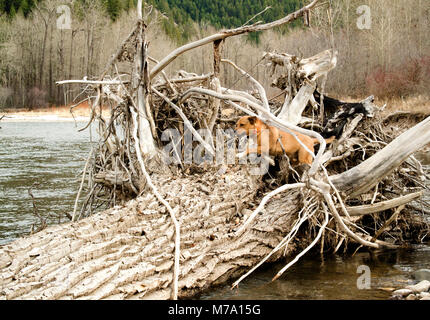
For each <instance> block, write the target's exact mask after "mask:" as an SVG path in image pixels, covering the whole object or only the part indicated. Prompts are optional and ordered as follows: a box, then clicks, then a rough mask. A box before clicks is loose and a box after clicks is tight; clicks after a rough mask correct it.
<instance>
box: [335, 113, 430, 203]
mask: <svg viewBox="0 0 430 320" xmlns="http://www.w3.org/2000/svg"><path fill="white" fill-rule="evenodd" d="M429 143H430V117H428V118H426V119H425V120H423V121H422V122H420V123H419V124H417V125H416V126H414V127H412V128H411V129H409V130H407V131H406V132H404V133H403V134H401V135H400V136H399V137H397V138H396V139H394V140H393V141H392V142H391V143H390V144H388V145H387V146H386V147H385V148H384V149H382V150H381V151H379V152H377V153H376V154H375V155H373V156H372V157H370V158H369V159H367V160H366V161H363V162H362V163H360V164H359V165H358V166H355V167H354V168H352V169H350V170H348V171H345V172H343V173H340V174H337V175H335V176H332V177H331V178H330V179H331V181H332V183H333V184H334V185H335V186H336V188H337V189H339V190H342V192H343V193H344V194H348V195H350V196H355V195H359V194H361V193H364V192H366V191H368V190H369V189H371V188H372V187H374V186H375V185H376V184H377V183H378V182H379V181H380V180H381V179H383V178H384V177H385V176H387V175H388V174H390V172H392V171H393V170H395V169H396V168H398V167H399V166H400V164H401V163H403V162H404V161H405V160H406V159H407V158H408V157H409V156H410V155H411V154H413V153H414V152H416V151H418V150H420V149H422V148H423V147H424V146H426V145H427V144H429Z"/></svg>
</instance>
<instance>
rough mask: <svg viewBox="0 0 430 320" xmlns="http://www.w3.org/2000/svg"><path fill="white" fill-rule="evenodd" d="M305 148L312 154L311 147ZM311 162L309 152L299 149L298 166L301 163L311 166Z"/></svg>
mask: <svg viewBox="0 0 430 320" xmlns="http://www.w3.org/2000/svg"><path fill="white" fill-rule="evenodd" d="M307 147H308V148H309V150H310V151H312V152H314V147H313V146H312V147H309V146H307ZM312 161H313V158H312V155H311V154H310V153H309V152H307V151H306V150H305V149H304V148H300V150H299V163H300V164H301V163H307V164H309V165H312Z"/></svg>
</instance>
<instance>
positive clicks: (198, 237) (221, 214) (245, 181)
mask: <svg viewBox="0 0 430 320" xmlns="http://www.w3.org/2000/svg"><path fill="white" fill-rule="evenodd" d="M153 179H154V181H157V187H158V188H159V189H160V190H162V191H161V192H162V194H163V196H164V197H165V199H166V200H167V201H168V202H169V203H170V204H171V206H172V207H173V208H177V209H178V208H179V207H184V208H185V209H184V210H181V211H180V213H181V214H180V215H178V219H179V221H180V223H181V225H182V228H181V273H180V277H179V297H187V296H190V295H193V294H195V293H197V292H199V291H201V290H202V289H204V288H207V287H209V286H211V285H214V284H217V283H223V282H225V281H226V280H227V279H229V278H230V277H232V276H233V277H234V276H235V275H238V274H240V273H241V272H243V271H244V270H245V269H244V267H250V266H252V265H253V264H255V263H256V262H257V261H258V260H259V259H261V258H262V257H263V256H264V255H266V254H268V253H269V252H270V251H271V250H272V249H273V248H274V247H275V246H276V244H277V243H278V242H279V241H280V239H281V238H282V235H283V234H284V233H285V232H288V230H289V228H290V227H291V225H292V224H291V221H292V219H294V218H295V216H296V214H297V213H296V209H297V208H298V204H299V203H300V200H299V193H298V192H297V191H296V192H295V193H293V194H295V196H294V195H293V194H292V195H291V196H290V197H289V199H288V200H287V201H284V199H279V201H276V202H273V203H272V204H270V205H269V206H268V207H267V210H266V213H267V214H264V215H262V216H259V217H258V218H257V219H256V221H255V224H254V225H253V228H252V231H251V232H248V233H246V234H243V235H242V236H240V237H238V238H236V239H233V240H231V239H229V237H228V235H229V234H230V235H231V234H232V229H233V228H234V227H236V226H237V225H236V223H237V221H236V220H235V219H234V218H233V217H234V216H235V214H236V212H242V213H243V212H246V211H247V210H248V209H247V207H248V206H250V205H251V203H252V202H253V200H254V197H255V192H256V190H258V182H256V181H255V179H253V178H251V177H250V176H248V175H247V174H246V172H245V171H243V170H238V171H236V172H227V173H226V174H225V176H224V177H217V176H214V175H213V173H207V174H205V175H198V176H190V177H187V178H182V177H181V178H177V179H174V180H172V179H171V178H170V177H156V178H155V177H153ZM238 196H241V198H238ZM173 238H174V227H173V224H172V222H171V220H170V218H169V217H168V215H166V214H165V208H164V207H163V206H160V204H159V202H158V201H157V199H156V198H155V196H154V195H153V194H151V193H148V194H147V195H145V196H143V197H140V198H138V199H136V200H133V201H131V202H130V203H128V204H127V205H126V206H125V207H122V208H120V207H116V208H113V209H111V210H108V211H106V212H102V213H98V214H95V215H93V216H91V217H89V218H87V219H84V220H82V221H78V222H74V223H68V224H64V225H59V226H53V227H49V228H48V229H45V230H43V231H42V232H40V233H38V234H35V235H33V236H30V237H27V238H23V239H21V240H19V241H16V242H14V243H12V244H9V245H6V246H3V247H2V248H0V298H2V299H70V298H71V299H76V298H85V299H102V298H117V299H136V298H147V299H168V298H170V297H171V293H172V292H171V290H172V288H171V282H172V266H173V252H174V242H173ZM292 249H293V248H291V250H292ZM277 257H278V256H275V257H274V259H276V258H277Z"/></svg>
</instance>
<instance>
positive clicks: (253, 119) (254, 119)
mask: <svg viewBox="0 0 430 320" xmlns="http://www.w3.org/2000/svg"><path fill="white" fill-rule="evenodd" d="M248 121H249V123H250V124H255V122H257V117H249V118H248Z"/></svg>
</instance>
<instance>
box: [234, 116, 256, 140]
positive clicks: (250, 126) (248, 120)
mask: <svg viewBox="0 0 430 320" xmlns="http://www.w3.org/2000/svg"><path fill="white" fill-rule="evenodd" d="M259 121H260V120H258V118H257V117H251V116H245V117H242V118H240V119H239V120H238V121H237V122H236V133H237V135H239V136H242V135H245V134H246V135H249V134H250V133H251V132H252V131H253V130H258V128H259V126H258V124H259Z"/></svg>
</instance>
